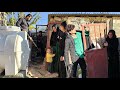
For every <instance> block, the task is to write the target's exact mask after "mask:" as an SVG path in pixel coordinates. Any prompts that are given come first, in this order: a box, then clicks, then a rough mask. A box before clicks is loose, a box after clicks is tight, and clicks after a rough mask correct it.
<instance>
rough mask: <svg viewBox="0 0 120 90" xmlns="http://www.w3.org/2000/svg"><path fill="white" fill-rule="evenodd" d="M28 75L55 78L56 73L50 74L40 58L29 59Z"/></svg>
mask: <svg viewBox="0 0 120 90" xmlns="http://www.w3.org/2000/svg"><path fill="white" fill-rule="evenodd" d="M28 71H29V72H30V74H31V75H30V76H32V77H33V78H57V77H58V74H57V73H52V74H50V73H49V72H48V71H46V70H45V63H43V62H42V61H40V59H39V58H38V59H36V60H35V61H30V63H29V69H28Z"/></svg>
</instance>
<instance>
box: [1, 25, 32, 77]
mask: <svg viewBox="0 0 120 90" xmlns="http://www.w3.org/2000/svg"><path fill="white" fill-rule="evenodd" d="M29 53H30V48H29V43H28V40H27V32H25V31H21V30H20V28H19V27H16V26H0V68H1V69H5V75H16V74H17V73H18V72H19V71H20V70H26V69H27V66H28V59H29Z"/></svg>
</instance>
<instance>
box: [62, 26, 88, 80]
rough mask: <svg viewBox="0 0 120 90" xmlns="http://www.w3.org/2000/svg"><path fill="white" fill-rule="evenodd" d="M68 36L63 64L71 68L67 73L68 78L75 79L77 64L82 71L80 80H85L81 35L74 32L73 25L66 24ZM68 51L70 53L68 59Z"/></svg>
mask: <svg viewBox="0 0 120 90" xmlns="http://www.w3.org/2000/svg"><path fill="white" fill-rule="evenodd" d="M66 29H67V32H68V35H67V37H66V40H65V55H64V56H65V63H66V67H68V68H71V67H72V68H71V69H69V70H67V71H70V72H69V73H68V76H69V77H75V78H76V77H77V75H76V74H77V66H78V64H79V65H80V67H81V70H82V78H86V63H85V60H84V47H83V42H82V35H81V33H80V32H76V29H75V25H72V24H68V25H67V28H66ZM68 51H70V58H71V62H72V64H71V63H70V58H69V54H68ZM69 66H70V67H69Z"/></svg>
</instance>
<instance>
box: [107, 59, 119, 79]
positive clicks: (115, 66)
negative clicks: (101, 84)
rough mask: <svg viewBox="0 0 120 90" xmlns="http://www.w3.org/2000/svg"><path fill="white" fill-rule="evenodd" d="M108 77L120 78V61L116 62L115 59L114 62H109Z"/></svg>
mask: <svg viewBox="0 0 120 90" xmlns="http://www.w3.org/2000/svg"><path fill="white" fill-rule="evenodd" d="M116 59H117V58H116ZM118 60H119V59H118ZM108 77H109V78H120V75H119V61H116V62H115V59H114V60H112V59H109V62H108Z"/></svg>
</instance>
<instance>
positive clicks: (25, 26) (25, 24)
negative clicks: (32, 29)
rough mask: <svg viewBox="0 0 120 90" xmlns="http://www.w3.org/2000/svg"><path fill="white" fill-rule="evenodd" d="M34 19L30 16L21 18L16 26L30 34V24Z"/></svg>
mask: <svg viewBox="0 0 120 90" xmlns="http://www.w3.org/2000/svg"><path fill="white" fill-rule="evenodd" d="M31 19H32V15H31V14H28V15H26V17H25V18H19V20H18V21H17V23H16V26H18V27H20V28H21V31H27V32H29V24H28V22H29V21H30V20H31Z"/></svg>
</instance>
